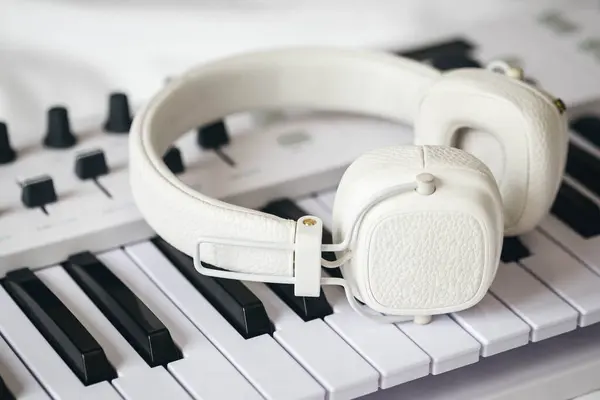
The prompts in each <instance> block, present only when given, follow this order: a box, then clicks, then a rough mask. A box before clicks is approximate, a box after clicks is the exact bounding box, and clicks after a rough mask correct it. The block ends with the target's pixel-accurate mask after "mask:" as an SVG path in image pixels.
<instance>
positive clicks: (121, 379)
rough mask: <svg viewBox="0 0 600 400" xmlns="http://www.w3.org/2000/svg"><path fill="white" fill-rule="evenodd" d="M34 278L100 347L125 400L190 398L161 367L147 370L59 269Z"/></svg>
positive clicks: (137, 355) (39, 272)
mask: <svg viewBox="0 0 600 400" xmlns="http://www.w3.org/2000/svg"><path fill="white" fill-rule="evenodd" d="M36 275H37V277H38V278H40V280H41V281H42V282H44V283H45V284H46V286H48V288H49V289H50V290H51V291H52V292H53V293H54V294H55V295H56V297H58V298H59V299H60V301H62V302H63V303H64V304H65V306H66V307H67V308H68V309H69V310H70V311H71V312H72V313H73V315H75V317H76V318H77V319H78V320H79V321H80V322H81V323H82V324H83V326H84V327H85V328H86V329H87V330H88V331H89V332H90V334H91V335H92V336H93V337H94V338H95V339H96V340H97V341H98V343H100V346H102V348H103V349H104V351H105V352H106V356H107V358H108V360H109V361H110V363H111V364H112V365H113V367H115V369H116V370H117V375H118V378H117V379H114V380H113V381H112V384H113V386H115V387H116V388H117V390H118V391H119V392H120V393H121V395H122V396H123V397H125V398H126V399H128V400H135V399H140V400H142V399H147V398H153V397H155V396H156V394H157V393H160V394H161V396H165V397H168V398H173V399H179V398H181V399H184V398H185V399H189V398H190V397H189V396H188V395H187V393H186V392H185V391H184V390H183V388H182V387H181V386H180V385H179V383H177V381H176V380H175V379H174V378H173V377H172V376H170V375H169V374H168V373H167V371H165V369H164V368H162V367H156V368H150V367H149V366H148V364H146V362H145V361H144V360H143V359H142V357H140V355H139V354H138V353H137V352H136V351H135V350H134V349H133V347H131V346H130V345H129V343H128V342H127V341H126V340H125V338H123V336H121V334H120V333H119V331H118V330H117V329H116V328H115V327H114V326H113V325H112V324H111V322H110V321H109V320H108V319H107V318H106V317H105V316H104V314H103V313H102V312H101V311H100V310H99V309H98V308H97V307H96V305H95V304H94V303H93V302H92V300H90V299H89V298H88V297H87V295H86V294H85V293H84V292H83V290H82V289H81V288H80V287H79V286H78V285H77V283H75V281H74V280H73V279H72V278H71V277H70V276H69V274H67V272H66V271H65V270H64V269H63V268H62V267H61V266H55V267H51V268H45V269H43V270H40V271H37V272H36Z"/></svg>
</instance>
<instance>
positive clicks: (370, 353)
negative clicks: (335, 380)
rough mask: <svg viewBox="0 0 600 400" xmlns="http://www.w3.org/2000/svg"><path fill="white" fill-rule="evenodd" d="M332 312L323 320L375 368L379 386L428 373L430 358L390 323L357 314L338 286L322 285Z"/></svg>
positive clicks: (395, 383)
mask: <svg viewBox="0 0 600 400" xmlns="http://www.w3.org/2000/svg"><path fill="white" fill-rule="evenodd" d="M323 290H324V291H325V295H326V297H327V299H328V300H329V302H330V304H331V305H332V307H333V310H334V313H333V314H332V315H328V316H327V317H325V322H326V323H327V324H328V325H329V326H330V327H331V328H332V329H333V330H334V331H336V332H337V334H338V335H340V337H342V339H344V340H345V341H346V343H348V344H349V345H350V346H352V348H353V349H354V350H355V351H356V352H357V353H358V354H360V355H361V356H362V357H363V358H364V359H365V360H367V361H368V362H369V364H371V365H372V366H373V368H375V369H376V370H377V372H378V373H379V375H380V380H379V387H380V388H382V389H387V388H390V387H392V386H396V385H400V384H402V383H404V382H409V381H412V380H414V379H418V378H421V377H423V376H426V375H428V374H429V368H430V365H429V364H430V358H429V356H428V355H427V354H426V353H425V352H424V351H423V350H421V349H420V348H419V347H418V346H417V345H416V344H415V343H413V341H412V340H410V339H409V338H408V337H407V336H406V335H405V334H404V333H402V332H401V331H400V330H399V329H397V328H396V326H394V325H393V324H380V323H377V322H375V321H372V320H370V319H367V318H364V317H363V316H361V315H359V314H357V313H356V312H355V311H354V310H353V309H352V307H350V304H349V303H348V300H347V299H346V295H345V294H344V291H343V290H342V289H341V288H336V287H334V286H331V285H327V286H325V287H324V288H323Z"/></svg>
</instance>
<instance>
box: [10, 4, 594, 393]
mask: <svg viewBox="0 0 600 400" xmlns="http://www.w3.org/2000/svg"><path fill="white" fill-rule="evenodd" d="M598 12H599V11H595V13H596V14H594V12H589V11H586V12H577V11H573V12H571V13H566V12H554V11H547V12H544V13H537V14H535V15H523V16H522V17H519V18H513V19H511V20H510V21H498V22H495V23H491V22H488V23H486V25H485V26H481V27H472V28H468V29H464V30H457V31H456V32H453V33H452V34H446V33H445V34H444V35H443V36H441V37H432V38H431V40H428V41H422V42H418V43H416V42H415V43H414V44H413V45H411V46H402V48H386V49H384V50H386V51H390V52H395V53H398V54H403V55H406V56H409V57H412V58H414V59H417V60H419V61H422V62H427V63H431V64H433V65H435V66H437V67H438V68H441V69H451V68H456V67H460V66H480V65H483V64H484V63H485V62H487V61H489V60H491V59H495V58H498V57H500V58H510V59H513V60H516V61H517V62H519V63H520V64H521V65H522V66H523V68H524V70H525V72H526V74H527V77H528V79H530V80H531V81H532V82H537V83H539V84H541V85H542V86H544V87H545V88H547V89H548V90H549V91H550V92H552V93H555V94H557V95H558V96H560V97H561V98H562V99H563V100H564V101H565V103H566V104H567V105H568V107H569V113H570V114H569V115H570V121H571V123H570V127H571V144H570V148H569V157H568V162H567V168H566V173H565V177H564V180H563V182H562V185H561V188H560V191H559V193H558V196H557V199H556V201H555V203H554V205H553V207H552V211H551V213H550V214H549V215H548V216H547V218H545V220H544V221H543V222H542V223H541V224H540V226H539V227H537V228H536V229H535V230H534V231H532V232H530V233H528V234H525V235H522V236H519V237H513V238H506V239H505V242H504V247H503V254H502V262H501V265H500V266H499V269H498V273H497V277H496V279H495V281H494V283H493V285H492V287H491V289H490V291H489V293H488V294H487V295H486V296H485V297H484V299H483V300H482V301H481V302H480V303H479V304H478V305H476V306H475V307H473V308H471V309H468V310H465V311H462V312H458V313H453V314H449V315H440V316H436V317H434V319H433V321H432V323H430V324H428V325H423V326H420V325H415V324H412V323H398V324H395V325H380V324H376V323H374V322H372V321H370V320H366V319H364V318H362V317H360V316H359V315H357V314H356V313H355V312H354V311H353V310H352V309H351V308H350V306H349V304H348V303H347V301H346V299H345V297H344V295H343V292H342V291H341V290H338V289H339V288H336V287H325V288H324V289H323V291H322V293H321V296H320V297H318V298H299V297H295V296H294V295H293V288H291V287H290V286H287V285H276V284H262V283H255V282H237V281H227V280H222V279H214V278H209V277H204V276H201V275H199V274H197V273H196V272H195V270H194V268H193V265H192V262H191V259H190V258H189V257H188V256H186V255H184V254H182V253H180V252H178V251H177V250H175V249H174V248H172V247H171V246H170V245H169V244H168V243H166V242H165V241H164V240H162V238H160V237H159V236H157V235H156V233H155V232H153V231H152V230H151V229H150V227H149V226H148V225H147V224H146V223H145V222H144V221H143V218H142V217H141V215H140V213H139V212H138V211H137V209H136V207H135V204H134V202H133V199H132V196H131V193H130V189H129V185H128V170H127V157H128V153H127V141H128V135H127V128H128V126H129V124H130V121H131V115H132V114H134V113H135V109H136V106H135V105H134V104H130V102H129V100H128V97H127V94H126V93H112V94H110V96H108V98H107V101H106V104H107V106H106V109H105V110H101V111H100V112H99V113H98V115H95V116H89V117H87V118H73V117H72V115H71V114H70V107H69V105H68V104H67V105H65V104H57V105H56V106H53V107H52V108H50V109H48V110H47V114H46V121H47V124H46V129H45V130H44V131H43V132H20V131H18V130H16V129H13V128H12V127H11V124H10V121H9V120H5V121H4V123H3V124H2V125H0V188H1V190H0V276H1V277H2V280H1V286H2V287H0V304H2V312H1V313H0V399H86V400H87V399H90V400H93V399H122V398H123V399H131V400H133V399H167V398H168V399H329V400H338V399H352V398H365V399H371V400H375V399H419V400H420V399H428V400H429V399H433V400H435V399H544V400H552V399H571V398H575V397H577V396H581V395H584V394H586V393H589V392H591V391H593V390H598V389H600V324H598V322H599V321H600V239H599V234H600V211H599V205H600V179H599V178H600V106H599V102H598V100H599V99H600V79H598V76H600V30H599V28H598V26H599V25H598V24H597V21H598V20H599V19H598ZM74 106H75V105H74ZM411 141H412V132H411V130H410V128H409V127H406V126H399V125H396V124H391V123H389V122H386V121H379V120H372V119H366V118H364V117H362V116H356V115H332V114H322V113H316V112H312V111H310V110H270V111H266V112H264V113H260V114H258V113H257V114H240V115H232V116H229V117H227V118H226V119H225V120H224V121H219V122H217V123H215V124H214V125H212V126H210V127H199V128H198V130H197V131H193V132H189V133H187V134H186V135H185V136H184V137H183V138H182V139H181V140H179V141H178V142H177V143H176V144H175V145H174V146H173V147H172V148H170V149H169V150H168V152H167V153H166V154H165V155H164V159H165V162H166V163H167V165H168V166H169V168H171V170H172V171H173V172H175V173H176V174H177V175H178V176H179V177H180V179H181V180H183V181H184V182H186V183H187V184H189V185H190V186H192V187H194V188H196V189H198V190H201V191H203V192H204V193H207V194H209V195H211V196H214V197H218V198H221V199H224V200H227V201H230V202H233V203H235V204H239V205H243V206H247V207H252V208H255V209H261V210H264V211H266V212H269V213H272V214H275V215H278V216H281V217H284V218H292V219H296V218H298V216H300V215H304V214H307V213H310V214H314V215H318V216H320V217H321V218H322V219H323V221H324V226H325V230H326V231H325V237H328V233H329V230H330V229H331V210H332V205H333V201H334V196H335V188H336V185H337V182H338V181H339V179H340V177H341V175H342V174H343V172H344V170H345V168H346V167H347V166H348V165H349V164H350V163H351V162H352V161H353V160H354V159H355V158H356V157H358V156H359V155H360V154H362V153H364V152H366V151H368V150H371V149H375V148H379V147H383V146H390V145H399V144H407V143H410V142H411ZM327 256H328V257H331V256H332V255H330V254H329V255H327ZM334 273H335V272H334Z"/></svg>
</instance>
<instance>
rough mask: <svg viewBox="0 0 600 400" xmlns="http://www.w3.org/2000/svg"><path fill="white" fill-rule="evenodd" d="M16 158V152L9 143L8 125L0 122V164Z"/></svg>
mask: <svg viewBox="0 0 600 400" xmlns="http://www.w3.org/2000/svg"><path fill="white" fill-rule="evenodd" d="M15 158H17V153H16V152H15V151H14V149H13V148H12V147H11V145H10V138H9V137H8V127H7V126H6V124H5V123H4V122H0V164H8V163H10V162H12V161H14V160H15Z"/></svg>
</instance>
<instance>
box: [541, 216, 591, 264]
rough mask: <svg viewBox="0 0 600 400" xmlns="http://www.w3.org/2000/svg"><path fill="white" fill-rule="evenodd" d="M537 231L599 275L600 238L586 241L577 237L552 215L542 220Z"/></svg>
mask: <svg viewBox="0 0 600 400" xmlns="http://www.w3.org/2000/svg"><path fill="white" fill-rule="evenodd" d="M539 229H540V231H542V232H544V233H545V234H546V235H548V236H549V237H551V238H552V239H553V240H554V241H555V242H556V243H557V244H558V245H559V246H560V247H562V248H564V249H565V250H566V251H567V252H568V253H570V254H571V255H572V256H573V257H574V258H576V259H578V260H580V261H581V262H582V263H584V264H585V265H586V266H588V268H590V269H592V270H593V271H594V272H595V273H596V274H600V237H594V238H590V239H586V238H584V237H582V236H579V234H577V232H575V231H573V230H572V229H571V228H569V227H568V226H567V225H565V224H563V223H562V222H561V221H560V220H559V219H557V218H555V217H554V216H553V215H548V216H547V217H546V218H545V219H544V220H542V222H541V223H540V225H539Z"/></svg>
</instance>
